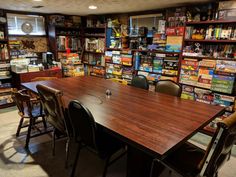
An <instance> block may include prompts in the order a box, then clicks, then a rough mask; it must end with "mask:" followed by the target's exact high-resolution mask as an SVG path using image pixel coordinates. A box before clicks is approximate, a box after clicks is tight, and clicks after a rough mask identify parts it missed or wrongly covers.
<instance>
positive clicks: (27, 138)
mask: <svg viewBox="0 0 236 177" xmlns="http://www.w3.org/2000/svg"><path fill="white" fill-rule="evenodd" d="M33 123H34V120H33V118H30V123H29V127H28V132H27V136H26V142H25V148H26V149H28V146H29V141H30V136H31V135H30V134H31V129H32V126H33Z"/></svg>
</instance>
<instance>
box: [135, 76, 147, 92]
mask: <svg viewBox="0 0 236 177" xmlns="http://www.w3.org/2000/svg"><path fill="white" fill-rule="evenodd" d="M131 86H134V87H137V88H142V89H145V90H148V89H149V83H148V80H147V78H146V77H145V76H144V75H137V76H134V77H133V78H132V80H131Z"/></svg>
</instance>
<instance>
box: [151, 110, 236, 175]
mask: <svg viewBox="0 0 236 177" xmlns="http://www.w3.org/2000/svg"><path fill="white" fill-rule="evenodd" d="M235 142H236V112H235V113H233V114H232V115H230V116H229V117H227V118H225V119H224V120H223V121H221V122H218V123H217V130H216V132H215V134H214V136H213V138H212V140H211V142H210V143H209V145H208V147H207V149H206V150H202V149H200V148H199V147H197V146H195V145H193V144H191V143H185V144H184V145H182V146H181V147H179V148H178V149H177V150H176V151H174V152H173V153H172V154H170V155H169V156H167V157H166V158H165V159H164V160H161V161H160V160H158V159H154V161H153V164H152V169H154V168H155V164H156V165H158V164H159V165H160V164H162V165H164V166H165V167H167V168H169V169H170V170H172V171H175V172H176V173H178V174H181V175H182V176H184V177H196V176H198V177H203V176H204V177H217V176H218V170H219V168H220V167H221V166H222V165H223V164H224V163H225V162H226V161H228V160H229V158H230V155H231V149H232V147H233V145H234V144H235ZM152 172H153V170H152ZM152 172H151V177H154V176H153V175H152Z"/></svg>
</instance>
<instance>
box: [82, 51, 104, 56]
mask: <svg viewBox="0 0 236 177" xmlns="http://www.w3.org/2000/svg"><path fill="white" fill-rule="evenodd" d="M84 52H86V53H91V54H100V55H102V54H105V52H93V51H87V50H86V51H84Z"/></svg>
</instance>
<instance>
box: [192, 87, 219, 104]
mask: <svg viewBox="0 0 236 177" xmlns="http://www.w3.org/2000/svg"><path fill="white" fill-rule="evenodd" d="M194 93H195V100H196V101H199V102H202V103H207V104H211V103H212V102H213V98H214V96H213V93H212V91H210V90H205V89H200V88H194Z"/></svg>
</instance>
